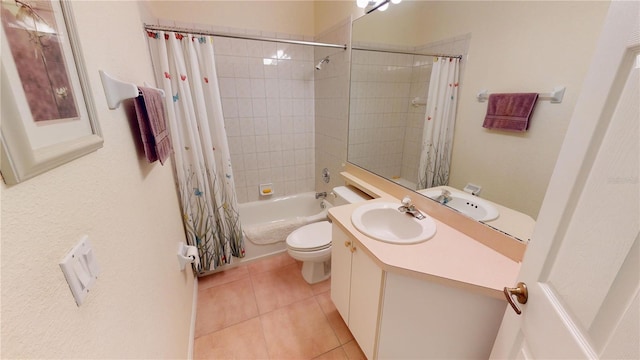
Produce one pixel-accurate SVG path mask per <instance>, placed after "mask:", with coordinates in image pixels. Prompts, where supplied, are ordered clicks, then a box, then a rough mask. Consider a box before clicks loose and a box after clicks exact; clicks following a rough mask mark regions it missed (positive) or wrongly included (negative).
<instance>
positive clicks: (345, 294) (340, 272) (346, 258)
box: [331, 224, 351, 325]
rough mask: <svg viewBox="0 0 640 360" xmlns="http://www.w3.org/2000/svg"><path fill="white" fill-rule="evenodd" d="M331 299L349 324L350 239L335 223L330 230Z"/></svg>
mask: <svg viewBox="0 0 640 360" xmlns="http://www.w3.org/2000/svg"><path fill="white" fill-rule="evenodd" d="M331 232H332V234H331V236H332V238H331V300H332V301H333V304H334V305H335V306H336V309H338V312H339V313H340V315H341V316H342V319H344V322H345V323H346V324H347V325H348V324H349V292H350V288H351V240H350V239H349V237H348V236H347V234H345V233H344V231H342V230H340V228H338V226H336V225H335V224H334V225H333V226H332V230H331Z"/></svg>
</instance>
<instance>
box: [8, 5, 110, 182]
mask: <svg viewBox="0 0 640 360" xmlns="http://www.w3.org/2000/svg"><path fill="white" fill-rule="evenodd" d="M34 4H35V5H34ZM0 10H1V11H2V27H1V28H0V33H1V34H0V36H1V37H0V43H1V46H2V49H1V50H2V63H1V74H0V82H1V88H0V95H1V97H2V109H1V110H0V114H1V116H2V123H1V124H0V142H1V146H0V156H1V157H0V161H1V163H0V172H1V173H2V178H3V180H4V181H5V183H6V184H8V185H12V184H17V183H19V182H22V181H25V180H27V179H30V178H32V177H34V176H36V175H39V174H42V173H44V172H46V171H49V170H51V169H53V168H56V167H58V166H60V165H62V164H65V163H67V162H69V161H72V160H74V159H77V158H79V157H81V156H84V155H86V154H89V153H91V152H93V151H96V150H98V149H99V148H101V147H102V145H103V139H102V132H101V130H100V126H99V124H98V120H97V117H96V110H95V105H94V101H93V96H92V94H91V88H90V86H89V82H88V77H87V73H86V67H85V64H84V60H83V57H82V51H81V49H80V42H79V39H78V35H77V31H76V26H75V22H74V17H73V13H72V9H71V4H70V1H67V0H38V1H29V3H26V2H25V1H23V0H2V2H1V9H0Z"/></svg>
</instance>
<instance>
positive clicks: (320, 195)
mask: <svg viewBox="0 0 640 360" xmlns="http://www.w3.org/2000/svg"><path fill="white" fill-rule="evenodd" d="M326 197H327V192H326V191H323V192H317V193H316V199H324V198H326Z"/></svg>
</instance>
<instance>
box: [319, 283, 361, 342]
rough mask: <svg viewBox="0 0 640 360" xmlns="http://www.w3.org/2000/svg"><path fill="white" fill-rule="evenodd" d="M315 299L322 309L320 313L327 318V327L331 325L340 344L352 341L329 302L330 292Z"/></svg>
mask: <svg viewBox="0 0 640 360" xmlns="http://www.w3.org/2000/svg"><path fill="white" fill-rule="evenodd" d="M315 298H316V300H317V301H318V304H320V308H322V311H323V312H324V314H325V315H326V316H327V320H328V321H329V325H331V328H332V329H333V331H334V332H335V333H336V336H337V337H338V340H339V341H340V344H346V343H348V342H349V341H351V340H353V335H351V332H350V331H349V328H348V327H347V324H345V323H344V320H343V319H342V316H340V313H339V312H338V309H336V307H335V305H333V301H331V291H326V292H324V293H322V294H318V295H316V296H315Z"/></svg>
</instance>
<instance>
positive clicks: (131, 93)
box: [98, 70, 164, 110]
mask: <svg viewBox="0 0 640 360" xmlns="http://www.w3.org/2000/svg"><path fill="white" fill-rule="evenodd" d="M98 72H99V73H100V79H101V80H102V88H103V89H104V95H105V97H106V98H107V106H109V109H111V110H115V109H117V108H118V107H119V106H120V103H121V102H122V100H125V99H131V98H136V97H138V96H140V91H139V90H138V87H137V86H136V85H135V84H132V83H127V82H124V81H120V80H118V79H116V78H114V77H112V76H111V75H109V74H107V73H106V72H104V71H103V70H99V71H98ZM144 85H145V86H146V87H152V86H149V85H148V84H147V83H146V82H145V84H144ZM156 90H158V91H160V93H161V94H162V96H163V97H164V90H162V89H156Z"/></svg>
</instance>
